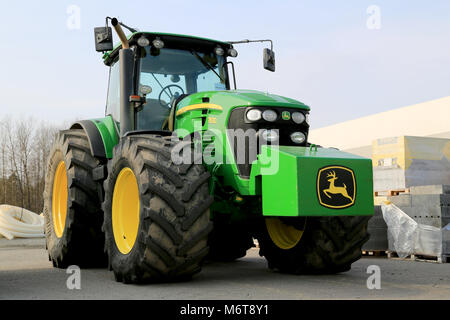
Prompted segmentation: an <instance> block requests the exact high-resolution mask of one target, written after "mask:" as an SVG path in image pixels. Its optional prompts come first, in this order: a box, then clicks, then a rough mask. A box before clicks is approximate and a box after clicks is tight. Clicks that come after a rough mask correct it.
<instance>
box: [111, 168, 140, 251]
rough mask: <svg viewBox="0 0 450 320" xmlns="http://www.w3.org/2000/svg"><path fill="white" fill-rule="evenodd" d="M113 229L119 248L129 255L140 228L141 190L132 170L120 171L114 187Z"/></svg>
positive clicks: (124, 169)
mask: <svg viewBox="0 0 450 320" xmlns="http://www.w3.org/2000/svg"><path fill="white" fill-rule="evenodd" d="M112 227H113V233H114V240H115V242H116V245H117V248H118V249H119V251H120V252H121V253H123V254H127V253H129V252H130V251H131V249H132V248H133V246H134V243H135V242H136V237H137V233H138V228H139V188H138V184H137V180H136V177H135V176H134V173H133V171H132V170H131V169H130V168H123V169H122V170H121V171H120V173H119V175H118V176H117V180H116V184H115V185H114V193H113V200H112Z"/></svg>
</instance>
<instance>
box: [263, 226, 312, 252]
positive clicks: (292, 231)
mask: <svg viewBox="0 0 450 320" xmlns="http://www.w3.org/2000/svg"><path fill="white" fill-rule="evenodd" d="M265 220H266V227H267V232H268V233H269V236H270V239H272V241H273V243H274V244H275V245H276V246H277V247H278V248H281V249H285V250H287V249H291V248H293V247H295V246H296V245H297V243H298V242H299V241H300V239H301V238H302V235H303V231H304V230H298V229H296V228H294V227H293V226H289V225H286V224H284V223H283V221H281V220H280V219H279V218H266V219H265ZM303 229H304V228H303Z"/></svg>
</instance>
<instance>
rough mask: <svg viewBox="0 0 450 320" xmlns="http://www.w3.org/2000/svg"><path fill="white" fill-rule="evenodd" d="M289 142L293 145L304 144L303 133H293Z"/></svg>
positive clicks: (304, 137)
mask: <svg viewBox="0 0 450 320" xmlns="http://www.w3.org/2000/svg"><path fill="white" fill-rule="evenodd" d="M291 140H292V142H294V143H297V144H300V143H303V142H305V140H306V136H305V134H304V133H303V132H294V133H291Z"/></svg>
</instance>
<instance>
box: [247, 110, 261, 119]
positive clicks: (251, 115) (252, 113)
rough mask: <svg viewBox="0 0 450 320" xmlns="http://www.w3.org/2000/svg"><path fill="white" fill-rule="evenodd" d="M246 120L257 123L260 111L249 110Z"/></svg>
mask: <svg viewBox="0 0 450 320" xmlns="http://www.w3.org/2000/svg"><path fill="white" fill-rule="evenodd" d="M247 119H248V120H249V121H258V120H260V119H261V111H260V110H258V109H250V110H249V111H247Z"/></svg>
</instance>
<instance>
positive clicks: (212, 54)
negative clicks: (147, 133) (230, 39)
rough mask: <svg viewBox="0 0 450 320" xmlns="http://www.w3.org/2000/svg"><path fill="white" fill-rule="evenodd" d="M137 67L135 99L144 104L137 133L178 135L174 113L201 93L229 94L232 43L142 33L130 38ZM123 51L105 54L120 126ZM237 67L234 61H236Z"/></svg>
mask: <svg viewBox="0 0 450 320" xmlns="http://www.w3.org/2000/svg"><path fill="white" fill-rule="evenodd" d="M128 42H129V46H130V48H131V49H132V51H133V56H134V63H133V66H132V69H133V72H132V74H133V78H132V83H133V84H132V88H131V90H132V94H133V95H137V96H139V97H141V98H143V99H142V101H141V103H140V105H139V106H138V107H137V108H136V109H135V119H134V130H172V128H173V123H171V121H170V119H171V118H170V117H169V116H170V113H171V110H172V109H173V108H175V105H176V104H177V103H178V102H179V101H181V99H183V98H184V97H186V96H188V95H190V94H193V93H197V92H200V91H220V90H229V89H230V81H229V73H228V68H227V64H228V63H227V56H230V55H231V56H236V55H237V52H236V51H235V50H234V49H233V47H232V45H231V44H229V43H224V42H219V41H214V40H210V39H204V38H198V37H189V36H183V35H175V34H163V33H149V32H136V33H133V34H132V35H131V36H129V37H128ZM119 49H120V46H119V47H116V48H115V49H114V50H112V51H110V52H108V53H106V54H105V55H104V61H105V64H107V65H108V66H110V68H111V69H110V79H109V88H108V99H107V107H106V110H107V112H106V113H107V115H108V114H110V115H112V117H113V118H114V119H115V120H116V121H117V122H119V121H120V63H119ZM230 63H231V62H230Z"/></svg>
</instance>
